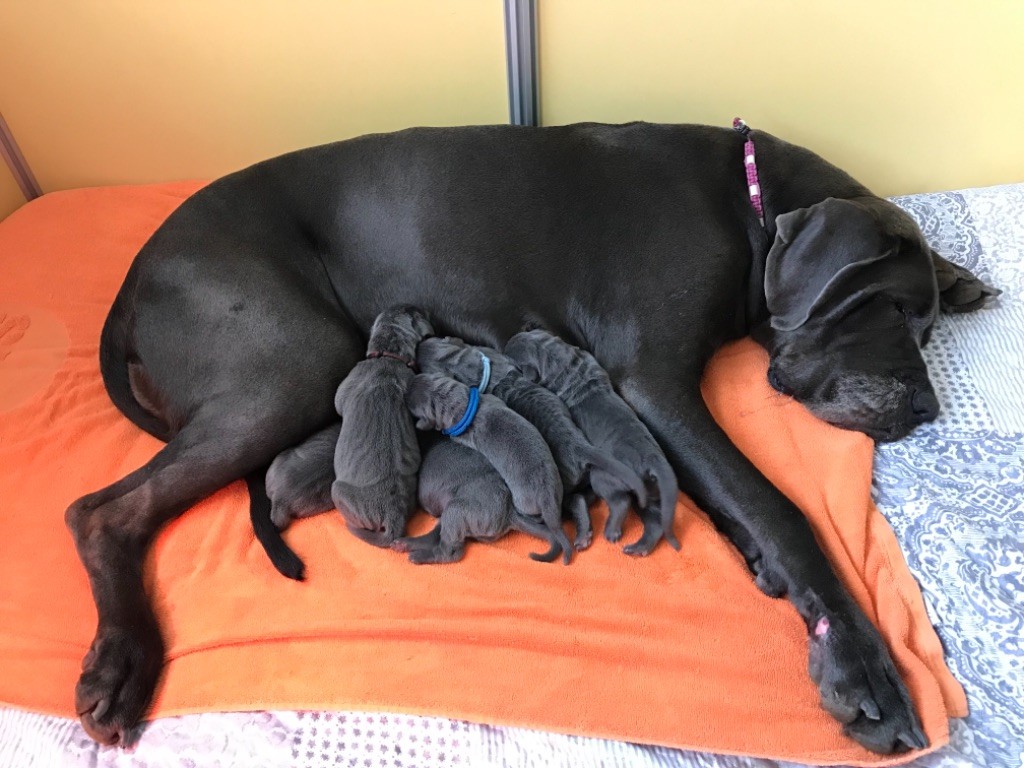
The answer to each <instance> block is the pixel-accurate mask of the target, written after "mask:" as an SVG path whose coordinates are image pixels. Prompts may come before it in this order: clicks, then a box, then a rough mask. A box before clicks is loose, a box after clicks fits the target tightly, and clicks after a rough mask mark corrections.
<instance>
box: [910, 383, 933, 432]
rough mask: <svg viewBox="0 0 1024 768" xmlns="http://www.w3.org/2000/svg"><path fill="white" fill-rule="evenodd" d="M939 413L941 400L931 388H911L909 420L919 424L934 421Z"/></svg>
mask: <svg viewBox="0 0 1024 768" xmlns="http://www.w3.org/2000/svg"><path fill="white" fill-rule="evenodd" d="M938 415H939V401H938V400H937V399H936V398H935V393H934V392H932V390H931V389H919V388H918V387H911V389H910V418H909V422H910V423H911V424H912V425H914V426H917V425H918V424H924V423H925V422H928V421H934V419H935V417H936V416H938Z"/></svg>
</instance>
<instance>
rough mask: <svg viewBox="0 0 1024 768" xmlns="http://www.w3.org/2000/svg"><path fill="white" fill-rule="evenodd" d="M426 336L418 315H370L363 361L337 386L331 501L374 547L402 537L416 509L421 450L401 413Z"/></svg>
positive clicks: (402, 310) (399, 310)
mask: <svg viewBox="0 0 1024 768" xmlns="http://www.w3.org/2000/svg"><path fill="white" fill-rule="evenodd" d="M431 333H433V329H432V328H431V327H430V323H429V322H428V321H427V318H426V317H425V316H424V314H423V313H422V312H420V311H419V310H418V309H415V308H413V307H406V306H402V307H396V308H393V309H389V310H387V311H385V312H382V313H381V314H380V315H378V316H377V319H376V320H375V321H374V323H373V328H372V330H371V331H370V342H369V345H368V347H367V353H366V357H367V359H366V360H363V361H362V362H361V363H358V364H357V365H356V366H355V368H353V369H352V372H351V373H350V374H349V375H348V376H347V377H346V378H345V380H344V381H343V382H342V383H341V386H340V387H338V392H337V394H336V395H335V397H334V407H335V409H336V410H337V411H338V414H339V415H340V416H341V432H340V433H339V435H338V442H337V447H336V448H335V452H334V477H335V479H334V483H333V484H332V485H331V499H332V500H333V501H334V506H335V507H337V508H338V510H339V511H340V512H341V514H342V515H343V516H344V518H345V522H346V523H347V525H348V529H349V530H350V531H352V533H354V534H355V535H356V536H358V537H359V538H361V539H363V540H364V541H367V542H369V543H371V544H374V545H376V546H379V547H389V546H391V542H393V541H394V540H395V539H396V538H398V537H399V536H401V535H402V534H403V533H405V522H406V520H408V519H409V516H410V515H411V514H412V513H413V511H414V510H415V508H416V473H417V471H418V470H419V467H420V449H419V445H418V443H417V442H416V428H415V426H414V425H413V422H412V418H411V417H410V415H409V411H408V410H407V409H406V408H405V392H406V389H408V387H409V384H410V382H411V381H412V380H413V378H414V376H415V373H414V371H413V369H414V368H415V365H416V346H417V345H418V344H419V343H420V341H422V340H423V337H424V336H427V335H429V334H431Z"/></svg>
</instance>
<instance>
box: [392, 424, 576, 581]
mask: <svg viewBox="0 0 1024 768" xmlns="http://www.w3.org/2000/svg"><path fill="white" fill-rule="evenodd" d="M418 496H419V502H420V506H421V507H422V508H423V509H424V510H426V511H427V512H428V513H430V514H431V515H433V516H434V517H437V518H439V520H438V523H437V525H436V526H434V528H433V530H431V531H430V532H429V533H425V534H423V535H422V536H411V537H406V538H402V539H398V540H397V541H395V543H394V544H393V545H392V547H393V548H394V549H397V550H400V551H403V552H408V553H409V560H410V561H412V562H413V563H416V564H422V563H452V562H456V561H458V560H461V559H462V557H463V555H464V554H465V543H466V540H468V539H475V540H477V541H495V540H497V539H500V538H501V537H502V536H504V535H505V534H507V533H509V532H510V531H522V532H523V533H528V534H530V535H532V536H537V537H539V538H542V539H545V540H546V541H547V542H548V543H549V544H550V549H549V550H548V552H546V553H544V554H540V555H537V554H531V555H530V557H532V558H533V559H535V560H542V561H545V562H547V561H550V560H552V559H554V558H555V557H557V556H558V553H559V552H560V551H561V546H560V545H559V544H558V542H557V541H556V540H555V538H554V536H552V534H551V532H550V531H549V530H548V529H547V528H546V527H544V525H542V524H541V523H538V522H537V521H536V520H534V519H532V518H529V517H526V516H524V515H523V514H522V513H520V512H519V510H517V509H516V506H515V504H514V502H513V501H512V493H511V492H510V491H509V489H508V486H507V485H505V481H504V480H502V479H501V475H499V474H498V472H497V470H495V469H494V467H493V466H491V464H490V462H488V461H487V459H486V458H484V455H483V454H482V453H480V452H478V451H475V450H473V449H472V448H469V447H467V446H465V445H462V444H460V443H457V442H455V441H454V440H449V439H448V438H441V439H440V440H437V441H436V442H435V443H434V444H433V445H431V446H430V447H429V448H428V449H427V450H426V453H425V455H424V457H423V464H422V466H421V467H420V477H419V490H418Z"/></svg>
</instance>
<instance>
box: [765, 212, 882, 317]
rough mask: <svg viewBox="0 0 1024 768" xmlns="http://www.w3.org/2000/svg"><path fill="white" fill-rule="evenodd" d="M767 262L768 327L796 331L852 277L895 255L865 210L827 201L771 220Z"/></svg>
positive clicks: (874, 221)
mask: <svg viewBox="0 0 1024 768" xmlns="http://www.w3.org/2000/svg"><path fill="white" fill-rule="evenodd" d="M775 225H776V228H777V234H776V235H775V243H774V244H773V245H772V247H771V250H769V251H768V258H767V261H766V262H765V275H764V292H765V299H766V300H767V304H768V311H769V312H770V313H771V325H772V328H774V329H775V330H778V331H792V330H796V329H797V328H799V327H800V326H802V325H803V324H804V323H806V322H807V319H808V318H809V317H810V316H811V314H812V313H813V312H814V310H816V309H817V308H819V307H820V306H821V305H822V304H824V303H825V302H826V301H827V300H828V299H829V297H830V296H833V295H837V287H838V286H839V285H840V284H842V283H843V282H844V280H845V278H846V277H848V276H849V275H850V274H851V273H854V272H857V271H859V270H861V269H863V268H864V267H865V266H867V265H868V264H872V263H874V262H877V261H880V260H881V259H884V258H887V257H889V256H891V255H893V254H895V253H896V252H897V249H898V247H899V240H898V238H895V237H892V236H890V235H887V234H886V233H884V232H883V230H882V228H881V227H880V226H879V223H878V221H877V220H876V218H875V217H874V216H872V215H871V214H870V213H869V212H868V211H867V210H866V209H865V208H864V207H863V206H860V205H858V204H857V203H854V202H852V201H850V200H839V199H836V198H834V197H830V198H828V199H827V200H823V201H822V202H820V203H816V204H815V205H812V206H811V207H810V208H801V209H799V210H796V211H793V212H791V213H784V214H782V215H781V216H779V217H777V218H776V219H775Z"/></svg>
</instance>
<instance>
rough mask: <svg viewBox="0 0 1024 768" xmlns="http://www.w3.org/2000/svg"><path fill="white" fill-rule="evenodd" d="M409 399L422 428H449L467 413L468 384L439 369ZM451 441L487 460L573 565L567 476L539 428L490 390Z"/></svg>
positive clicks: (423, 377)
mask: <svg viewBox="0 0 1024 768" xmlns="http://www.w3.org/2000/svg"><path fill="white" fill-rule="evenodd" d="M405 401H406V404H407V405H408V407H409V410H410V411H411V412H412V414H413V416H415V417H416V428H417V429H422V430H444V429H449V428H450V427H452V426H454V425H455V424H457V423H458V422H459V420H460V419H461V418H462V416H463V415H464V414H465V413H466V407H467V405H468V403H469V387H467V386H466V385H465V384H462V383H461V382H458V381H455V380H454V379H449V378H448V377H446V376H443V375H441V374H438V373H432V374H424V373H421V374H419V375H418V376H416V377H415V378H414V379H413V381H412V384H410V386H409V389H408V392H407V393H406V398H405ZM452 440H454V441H455V442H457V443H459V444H461V445H465V446H468V447H470V448H474V449H476V450H477V451H479V452H480V453H482V454H483V455H484V456H485V457H486V458H487V460H488V461H489V462H490V463H491V465H493V466H494V468H495V469H496V470H497V472H498V474H499V475H501V478H502V480H504V481H505V484H506V485H507V486H508V488H509V492H510V493H511V494H512V501H513V503H514V504H515V507H516V509H517V510H519V512H520V513H522V514H523V515H525V516H526V517H530V518H533V519H534V520H540V521H542V522H543V523H544V524H545V525H546V526H547V528H548V530H550V531H551V532H552V534H553V535H554V536H555V538H556V540H557V541H558V543H559V544H560V545H561V547H562V552H563V558H564V560H565V562H566V563H568V562H569V560H570V558H571V557H572V544H571V543H570V542H569V539H568V537H566V535H565V531H563V530H562V524H561V502H562V480H561V478H560V477H559V474H558V467H557V466H556V464H555V460H554V458H553V457H552V455H551V450H550V448H548V445H547V443H545V442H544V438H543V437H541V435H540V433H539V432H538V431H537V429H536V428H535V427H534V426H533V425H532V424H530V422H528V421H527V420H526V419H524V418H523V417H522V416H520V415H519V414H518V413H516V412H515V411H513V410H512V409H510V408H509V407H508V406H506V405H505V404H504V403H503V402H502V401H501V400H499V399H498V398H497V397H495V396H494V395H486V394H485V395H481V396H480V408H479V410H478V411H477V414H476V417H475V418H474V419H473V422H472V424H471V425H470V426H469V428H468V429H467V430H466V431H465V432H463V433H462V434H461V435H458V436H457V437H452Z"/></svg>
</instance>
